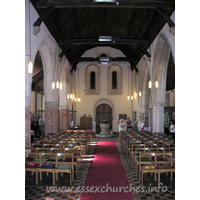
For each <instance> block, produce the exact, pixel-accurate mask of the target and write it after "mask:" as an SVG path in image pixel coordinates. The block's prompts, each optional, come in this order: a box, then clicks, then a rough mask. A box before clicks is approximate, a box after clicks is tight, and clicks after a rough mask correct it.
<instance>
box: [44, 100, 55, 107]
mask: <svg viewBox="0 0 200 200" xmlns="http://www.w3.org/2000/svg"><path fill="white" fill-rule="evenodd" d="M45 108H58V102H53V101H49V102H45Z"/></svg>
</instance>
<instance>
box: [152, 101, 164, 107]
mask: <svg viewBox="0 0 200 200" xmlns="http://www.w3.org/2000/svg"><path fill="white" fill-rule="evenodd" d="M152 104H153V106H164V105H165V103H164V102H161V101H153V102H152Z"/></svg>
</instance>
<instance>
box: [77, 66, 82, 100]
mask: <svg viewBox="0 0 200 200" xmlns="http://www.w3.org/2000/svg"><path fill="white" fill-rule="evenodd" d="M77 70H78V97H77V99H76V100H77V102H81V98H80V96H79V95H80V90H79V68H77Z"/></svg>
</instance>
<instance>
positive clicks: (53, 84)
mask: <svg viewBox="0 0 200 200" xmlns="http://www.w3.org/2000/svg"><path fill="white" fill-rule="evenodd" d="M51 88H52V89H53V90H54V89H55V82H54V81H53V82H52V85H51Z"/></svg>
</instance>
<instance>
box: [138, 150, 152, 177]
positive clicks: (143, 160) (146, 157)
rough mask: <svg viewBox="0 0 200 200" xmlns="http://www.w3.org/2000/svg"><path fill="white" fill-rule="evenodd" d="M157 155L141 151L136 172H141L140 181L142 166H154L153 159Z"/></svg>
mask: <svg viewBox="0 0 200 200" xmlns="http://www.w3.org/2000/svg"><path fill="white" fill-rule="evenodd" d="M153 156H155V153H141V152H139V157H137V159H136V160H137V166H136V173H137V174H139V181H140V172H141V169H142V168H141V167H142V166H143V165H145V166H146V165H147V166H152V165H153V163H154V161H152V157H153Z"/></svg>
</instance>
